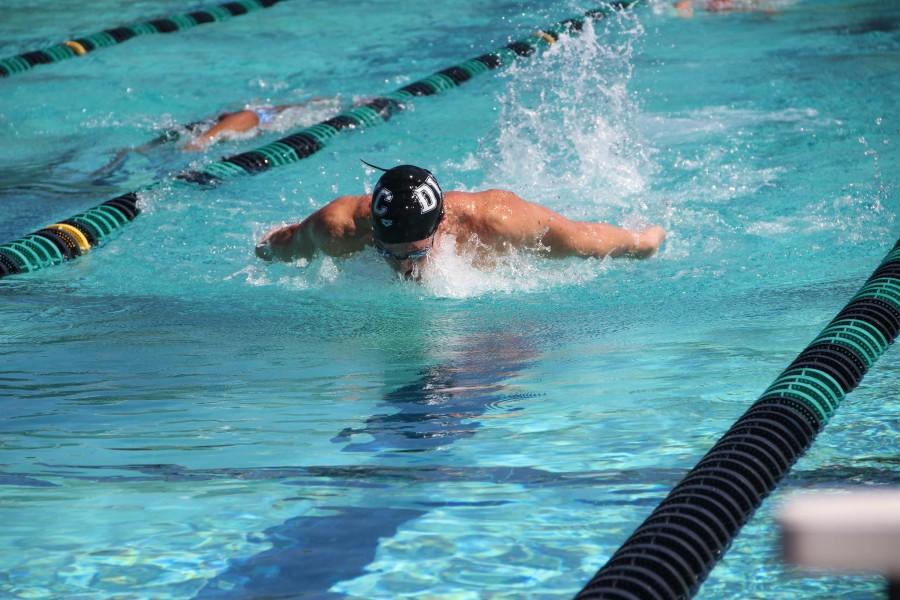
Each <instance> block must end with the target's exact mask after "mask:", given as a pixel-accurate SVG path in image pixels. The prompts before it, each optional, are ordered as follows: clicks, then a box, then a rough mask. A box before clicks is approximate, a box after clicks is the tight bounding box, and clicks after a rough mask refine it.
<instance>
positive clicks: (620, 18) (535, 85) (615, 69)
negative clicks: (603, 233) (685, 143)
mask: <svg viewBox="0 0 900 600" xmlns="http://www.w3.org/2000/svg"><path fill="white" fill-rule="evenodd" d="M643 34H644V30H643V27H642V25H641V23H640V21H638V20H637V18H636V17H635V16H634V15H633V14H631V13H629V12H623V13H617V14H616V16H614V17H612V18H610V19H608V20H607V21H602V22H599V23H594V22H592V21H587V22H586V23H585V27H584V30H583V32H582V33H581V34H580V35H578V36H567V35H564V36H562V37H561V38H560V41H559V42H558V43H557V44H554V45H553V46H551V47H550V48H549V49H548V50H547V51H546V52H545V53H544V55H543V56H542V57H541V59H540V60H536V61H528V62H522V63H517V64H515V65H513V66H512V67H511V68H510V69H509V70H508V71H507V72H506V73H505V77H507V79H508V84H507V86H506V89H505V90H504V92H503V93H502V94H501V96H500V97H499V99H498V100H499V104H500V118H499V131H498V132H497V136H496V139H495V140H492V141H491V142H490V143H487V144H485V145H484V147H483V149H482V150H481V151H480V155H481V160H482V162H483V163H488V164H490V163H493V166H494V169H493V170H492V171H490V172H489V173H488V175H487V179H486V181H485V184H486V185H490V186H497V187H507V188H510V189H515V190H517V191H520V193H521V194H523V195H529V196H531V197H533V198H534V199H536V200H540V201H542V202H548V203H550V204H551V205H553V203H552V200H551V199H558V200H559V201H558V202H557V203H556V205H553V207H554V208H556V209H559V210H562V209H566V208H567V209H570V211H569V212H568V214H567V216H583V215H593V214H596V212H597V211H596V209H597V207H598V206H609V205H613V206H619V207H623V206H627V204H626V201H625V200H624V199H623V198H627V197H630V196H633V195H635V194H638V193H640V192H643V191H644V190H645V189H646V188H647V185H648V183H647V182H648V179H649V177H650V176H651V175H652V173H653V171H654V165H653V162H652V159H651V155H652V150H651V149H650V148H649V147H648V146H647V145H646V143H644V141H643V140H642V139H641V136H640V134H639V131H638V128H637V127H636V126H635V119H636V117H637V115H638V114H639V111H638V106H637V103H636V100H635V96H634V94H632V93H631V92H630V91H629V89H628V85H629V82H630V80H631V77H632V71H633V56H634V54H635V50H636V46H637V44H638V43H639V41H640V40H641V38H642V37H643ZM549 82H552V83H549ZM572 205H574V206H572ZM573 212H574V213H575V214H572V213H573Z"/></svg>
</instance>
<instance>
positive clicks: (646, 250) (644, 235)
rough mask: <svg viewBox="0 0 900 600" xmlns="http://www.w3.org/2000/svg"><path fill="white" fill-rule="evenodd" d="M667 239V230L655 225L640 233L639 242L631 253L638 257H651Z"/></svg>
mask: <svg viewBox="0 0 900 600" xmlns="http://www.w3.org/2000/svg"><path fill="white" fill-rule="evenodd" d="M665 239H666V230H665V229H663V228H662V227H660V226H659V225H654V226H653V227H650V228H648V229H645V230H643V231H642V232H640V233H639V234H638V239H637V243H636V244H635V248H634V250H633V251H632V252H631V255H632V256H634V257H636V258H649V257H651V256H653V255H654V254H656V253H657V252H658V251H659V247H660V246H661V245H662V243H663V242H664V241H665Z"/></svg>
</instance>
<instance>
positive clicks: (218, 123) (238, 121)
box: [91, 97, 339, 178]
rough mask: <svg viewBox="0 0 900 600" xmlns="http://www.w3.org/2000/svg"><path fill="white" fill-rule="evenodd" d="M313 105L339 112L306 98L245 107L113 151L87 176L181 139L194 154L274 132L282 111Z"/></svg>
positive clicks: (325, 101) (327, 102)
mask: <svg viewBox="0 0 900 600" xmlns="http://www.w3.org/2000/svg"><path fill="white" fill-rule="evenodd" d="M317 104H321V105H322V107H323V108H327V109H330V110H329V112H333V113H337V110H338V109H339V106H338V102H337V100H336V99H329V98H322V97H315V98H310V99H309V100H307V101H305V102H302V103H299V104H282V105H278V106H271V105H260V106H252V105H248V106H247V108H245V109H244V110H239V111H235V112H226V113H222V114H220V115H219V116H218V117H215V118H209V119H203V120H201V121H194V122H192V123H188V124H186V125H181V126H178V127H171V128H169V129H166V130H164V131H163V132H162V133H161V134H160V135H158V136H157V137H155V138H154V139H152V140H150V141H149V142H147V143H146V144H142V145H140V146H134V147H132V148H123V149H121V150H117V151H116V153H115V154H114V156H113V158H112V160H110V162H108V163H107V164H106V165H104V166H103V167H100V168H99V169H97V170H96V171H94V172H93V173H91V176H92V177H95V178H97V177H104V176H106V175H109V174H110V173H111V172H112V171H113V170H114V169H116V168H117V167H119V166H120V165H121V164H122V163H124V162H125V159H127V158H128V156H129V155H130V154H132V153H138V154H146V153H147V152H148V151H150V150H152V149H154V148H157V147H159V146H162V145H163V144H168V143H171V142H176V141H178V140H180V139H182V138H184V137H190V136H193V137H192V138H191V139H189V140H188V141H187V143H185V144H184V145H183V146H182V150H185V151H187V152H196V151H199V150H205V149H206V148H207V147H208V146H211V145H212V144H214V143H215V142H217V141H218V140H219V139H220V138H221V137H222V136H223V135H224V134H228V133H245V132H248V131H252V130H254V129H258V130H266V129H276V128H277V127H276V126H277V124H278V123H277V121H278V117H279V116H280V115H281V114H282V113H284V112H285V111H288V110H291V109H298V108H308V107H310V106H313V105H317Z"/></svg>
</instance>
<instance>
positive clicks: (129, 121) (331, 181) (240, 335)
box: [0, 0, 900, 600]
mask: <svg viewBox="0 0 900 600" xmlns="http://www.w3.org/2000/svg"><path fill="white" fill-rule="evenodd" d="M775 6H776V9H777V10H776V12H774V13H773V14H759V13H756V14H727V15H710V14H707V13H705V12H703V11H702V10H698V11H697V13H696V15H695V17H694V18H693V19H690V20H684V19H679V18H677V17H676V16H675V15H674V14H673V13H672V11H670V9H669V8H668V6H667V5H666V3H664V2H658V3H655V4H651V5H648V6H644V7H643V8H640V9H639V10H637V11H636V12H635V13H634V15H633V16H631V17H623V18H621V19H617V20H614V21H611V22H608V23H606V24H596V25H595V26H593V27H591V28H589V29H588V31H587V32H586V34H585V35H583V36H580V37H578V38H572V39H565V40H563V41H562V42H561V43H560V44H557V45H555V46H554V47H553V48H552V49H550V50H549V51H548V52H547V53H546V54H545V55H543V56H542V57H541V58H539V59H533V60H530V61H525V62H522V63H521V64H518V65H516V66H514V67H513V68H511V69H508V70H505V71H502V72H498V73H494V74H489V75H484V76H481V77H480V78H476V79H474V80H472V81H471V82H469V83H467V84H465V85H464V86H462V87H460V88H459V89H458V90H454V91H451V92H448V93H446V94H444V95H442V96H438V97H433V98H423V99H420V100H417V101H416V102H415V104H414V107H413V110H410V111H408V112H404V113H402V114H399V115H397V116H396V117H395V118H394V119H392V120H391V121H390V122H389V123H387V124H384V125H382V126H379V127H377V128H372V129H369V130H364V131H358V132H353V133H348V134H344V135H342V136H339V137H338V138H336V139H335V140H334V141H333V142H332V143H331V144H330V145H329V146H328V147H327V148H326V149H325V150H323V151H322V152H320V153H318V154H316V155H314V156H313V157H311V158H309V159H307V160H305V161H301V162H300V163H297V164H296V165H293V166H289V167H284V168H281V169H277V170H274V171H271V172H269V173H266V174H262V175H259V176H257V177H253V178H247V179H244V180H234V181H231V182H228V183H227V184H225V185H222V186H220V187H218V188H215V189H211V190H197V189H193V188H190V187H186V186H174V185H171V184H166V185H163V186H161V187H159V188H157V189H156V190H154V191H153V192H152V193H150V194H146V195H145V196H144V197H143V198H142V203H143V206H144V212H143V214H142V215H141V216H140V217H139V218H138V219H136V220H135V222H134V223H132V224H131V225H129V226H128V227H126V228H125V229H123V231H122V232H121V234H120V235H118V236H117V237H116V238H115V239H113V240H111V241H110V242H109V243H108V244H106V245H105V246H104V247H102V248H99V249H96V250H95V251H93V252H92V253H91V254H90V255H88V256H85V257H82V258H80V259H78V260H77V261H73V262H71V263H68V264H66V265H62V266H59V267H55V268H52V269H47V270H43V271H40V272H37V273H33V274H29V275H24V276H17V277H10V278H6V279H4V280H2V281H0V323H2V325H0V340H2V343H0V357H2V361H0V398H2V419H0V523H3V527H2V528H0V549H2V551H0V597H9V598H273V597H290V598H333V599H340V598H351V599H358V598H403V597H427V598H525V597H528V598H568V597H571V596H572V595H573V594H574V593H575V592H576V591H577V590H578V589H580V587H581V586H582V585H583V584H584V583H585V582H586V581H587V579H588V578H589V577H590V576H591V575H592V574H593V573H594V571H595V570H596V569H597V568H599V567H600V566H601V565H602V564H603V563H604V562H605V560H606V559H607V558H608V557H609V555H610V554H611V553H612V552H613V551H614V550H615V549H616V548H617V547H618V546H619V544H621V542H622V541H623V540H624V539H625V538H626V537H627V535H628V534H629V533H630V532H631V531H632V530H633V529H634V528H635V527H636V526H637V525H639V524H640V522H641V521H642V520H643V519H644V517H645V516H646V515H647V514H648V513H649V512H650V510H652V508H653V507H654V506H655V505H656V503H657V502H658V501H659V500H660V499H661V498H662V497H663V496H664V495H665V493H666V491H667V490H668V489H669V488H670V487H671V486H672V485H674V484H675V483H676V482H677V481H678V480H679V479H680V477H681V476H682V475H683V474H684V473H685V471H686V470H687V469H688V468H690V467H691V466H692V465H693V464H694V463H695V462H696V461H697V460H698V458H699V457H700V456H702V455H703V453H704V452H705V451H706V450H707V449H708V448H709V447H710V446H711V445H712V444H713V443H714V442H715V440H716V439H717V438H718V436H720V435H721V434H722V433H723V432H724V431H725V430H726V429H727V428H728V426H729V425H730V424H731V423H732V422H733V421H734V420H735V419H736V418H737V417H738V416H739V415H740V414H741V413H742V412H743V411H744V410H745V409H746V407H747V406H748V405H749V404H750V403H751V402H752V401H753V400H754V399H755V398H756V397H757V396H758V395H759V394H760V393H761V391H762V390H763V389H765V387H766V386H767V385H768V384H769V383H770V382H771V381H772V380H773V379H774V378H775V377H776V375H777V374H778V373H779V372H780V371H781V369H783V368H784V367H785V366H786V365H787V364H788V363H789V362H790V360H791V359H792V358H793V357H794V356H795V355H796V354H797V353H798V352H799V351H800V350H802V349H803V348H804V347H805V346H806V344H807V343H808V342H809V341H810V340H812V338H813V337H814V336H815V335H816V333H818V331H819V330H820V329H821V328H822V327H823V326H824V324H825V323H826V322H827V321H828V320H829V319H830V318H831V317H833V316H834V314H835V313H836V312H837V310H839V308H840V307H841V306H843V304H844V303H845V302H846V301H847V299H848V298H849V297H850V296H851V295H852V294H853V292H854V291H855V290H856V289H857V288H858V287H859V285H860V284H861V283H862V281H863V280H864V279H865V278H866V277H867V276H868V274H869V273H870V272H871V271H872V269H873V268H874V267H875V265H877V263H878V261H879V260H880V258H881V256H883V254H884V253H885V252H886V251H887V250H888V249H889V247H890V246H891V245H892V244H893V242H894V241H895V239H896V238H897V236H898V229H900V228H898V224H897V215H898V208H900V207H898V201H897V191H898V189H897V183H898V182H897V173H898V168H897V167H898V157H900V153H898V142H900V139H898V135H897V133H898V128H900V120H898V118H900V115H898V111H897V105H896V98H897V97H898V92H900V68H898V67H900V33H898V31H900V7H898V6H897V5H896V4H895V3H889V2H882V1H876V0H850V1H844V0H816V1H813V0H809V1H804V0H797V1H796V2H780V3H777V4H776V5H775ZM189 8H193V6H190V7H187V6H185V5H184V4H183V3H182V2H176V1H174V0H166V1H155V2H148V1H144V2H123V1H121V0H103V1H97V2H92V3H90V10H86V9H85V8H84V7H83V6H81V5H79V4H77V3H69V2H60V1H50V0H27V1H26V0H12V1H9V2H7V3H6V4H5V5H4V9H5V10H4V17H3V19H2V20H0V56H9V55H13V54H16V53H18V52H21V51H25V50H31V49H34V48H39V47H42V46H44V45H47V44H50V43H53V42H57V41H59V40H61V39H64V38H65V37H68V36H70V35H73V34H74V35H83V34H88V33H93V32H95V31H99V30H101V29H104V28H106V27H110V26H113V25H117V24H121V23H127V22H133V21H137V20H142V19H144V18H153V17H159V16H165V15H169V14H176V13H180V12H184V11H186V10H188V9H189ZM585 8H588V7H587V6H583V5H577V4H574V3H568V2H566V3H555V2H549V1H544V2H530V3H525V2H521V1H506V2H486V1H479V0H467V1H466V2H453V3H433V4H430V5H429V6H428V10H415V9H414V7H413V5H411V4H410V3H407V2H397V1H395V0H379V1H378V2H372V3H366V5H365V6H362V5H360V4H358V3H355V2H345V1H340V2H335V1H329V2H326V1H325V0H311V1H305V2H285V3H284V4H282V5H279V6H277V7H274V8H272V9H268V10H265V11H259V12H256V13H253V14H251V15H246V16H242V17H240V18H237V19H234V20H231V21H229V22H227V23H220V24H214V25H208V26H203V27H198V28H196V29H194V30H191V31H189V32H185V33H179V34H175V35H170V36H148V37H144V38H139V39H135V40H131V41H129V42H127V43H125V44H122V45H121V46H117V47H115V48H110V49H105V50H101V51H98V52H96V53H94V54H91V55H90V56H88V57H86V58H81V59H73V60H69V61H65V62H62V63H58V64H55V65H51V66H42V67H38V68H35V69H34V70H32V71H30V72H28V73H26V74H22V75H19V76H16V77H12V78H9V79H5V80H0V88H2V93H0V96H2V98H3V100H2V102H0V139H3V141H4V142H5V143H4V144H0V165H2V168H0V206H2V210H3V212H2V214H3V218H2V219H0V238H2V239H3V240H10V239H13V238H17V237H19V236H21V235H23V234H25V233H27V232H29V231H33V230H35V229H38V228H40V227H42V226H45V225H47V224H50V223H53V222H56V221H58V220H61V219H64V218H66V217H68V216H70V215H72V214H75V213H77V212H80V211H82V210H84V209H86V208H88V207H90V206H94V205H95V204H98V203H99V202H101V201H103V200H106V199H109V198H111V197H113V196H115V195H117V194H120V193H123V192H126V191H130V190H132V189H135V188H137V187H139V186H142V185H145V184H148V183H150V182H152V181H155V180H158V179H160V178H161V177H163V176H164V175H165V174H166V173H170V172H173V171H176V170H179V169H181V168H184V167H185V166H188V165H194V166H198V165H202V164H204V163H206V162H208V161H212V160H215V159H217V158H218V157H220V156H222V155H230V154H233V153H236V152H240V151H243V150H246V149H249V148H252V147H256V146H258V145H262V144H263V143H266V142H268V141H271V140H274V139H277V137H279V136H281V135H283V134H282V133H279V132H269V133H265V134H263V135H261V136H258V137H256V138H254V139H252V140H248V139H233V140H227V141H225V142H223V143H220V144H217V145H215V146H213V147H212V148H211V149H210V150H209V151H207V152H205V153H200V154H190V155H188V154H185V153H182V152H181V151H180V150H179V149H178V148H177V147H171V148H159V149H156V150H154V151H152V152H150V153H148V154H147V155H146V156H141V155H134V156H131V157H130V158H129V159H128V160H127V162H126V163H125V164H124V165H122V167H121V168H119V169H117V170H115V171H114V172H113V173H111V174H108V175H106V176H104V177H96V176H91V172H93V171H95V170H96V169H98V168H100V167H101V166H102V165H103V164H104V163H105V162H106V161H107V160H109V158H110V157H111V156H112V155H113V154H114V153H115V151H116V150H117V149H119V148H123V147H128V146H133V145H139V144H141V143H143V142H146V141H147V140H149V139H151V138H152V137H154V136H155V135H156V134H157V133H158V131H159V130H160V129H162V128H164V127H166V126H168V125H171V124H174V123H185V122H189V121H193V120H197V119H199V118H202V117H204V116H209V115H214V114H217V113H218V112H219V111H221V110H230V109H235V108H240V107H242V106H243V105H244V104H246V103H252V102H274V103H287V102H302V101H304V100H307V99H309V98H313V97H321V98H324V99H325V100H324V101H322V102H320V103H319V104H316V105H310V107H309V109H308V111H307V112H305V113H304V112H303V111H301V112H300V113H299V114H297V115H294V117H295V118H296V122H295V123H291V124H289V125H292V126H293V125H296V126H301V125H305V124H307V122H308V121H315V120H320V119H322V118H327V116H330V114H332V113H333V112H334V111H337V110H340V109H341V108H342V107H343V108H345V107H348V106H350V105H352V103H353V102H354V101H356V100H359V99H364V98H366V97H370V96H373V95H377V94H381V93H385V92H387V91H391V90H393V89H395V88H397V87H400V86H402V85H404V84H405V83H407V82H409V81H412V80H415V79H418V78H420V77H422V76H424V75H427V74H429V73H431V72H433V71H435V70H438V69H441V68H444V67H448V66H451V65H454V64H458V63H459V62H462V61H463V60H465V59H467V58H470V57H473V56H477V55H479V54H482V53H483V52H486V51H489V50H493V49H494V48H497V47H498V46H500V45H502V44H505V43H506V42H507V41H508V40H509V39H510V38H512V39H518V38H521V37H524V36H526V35H528V34H529V32H530V31H532V30H533V29H534V28H535V27H537V26H540V25H541V24H546V23H551V22H554V21H557V20H559V19H561V18H564V17H567V16H570V15H573V14H577V13H578V12H579V11H580V10H583V9H585ZM288 130H290V128H288ZM360 158H364V159H366V160H368V161H370V162H374V163H376V164H379V163H381V164H397V163H400V162H412V163H416V164H421V165H423V166H427V167H428V168H430V169H432V170H433V171H434V172H435V174H436V175H437V177H438V179H439V181H440V182H441V183H442V185H443V187H444V188H445V189H454V188H456V189H468V190H473V189H481V188H485V187H489V186H490V187H505V188H509V189H512V190H514V191H516V192H518V193H519V194H521V195H522V196H524V197H526V198H529V199H532V200H536V201H540V202H543V203H545V204H547V205H549V206H551V207H552V208H554V209H556V210H558V211H561V212H563V213H564V214H566V215H567V216H570V217H573V218H583V219H593V220H604V221H608V222H613V223H619V224H624V225H627V226H631V227H638V226H642V225H645V224H649V223H660V224H662V225H664V226H665V227H666V228H667V229H668V230H669V233H670V236H669V239H668V241H667V242H666V245H665V246H664V247H663V250H662V252H661V253H660V254H659V255H658V256H657V257H655V258H653V259H650V260H648V261H641V262H633V261H598V260H587V261H582V260H566V261H549V260H545V259H540V258H536V257H533V256H530V255H528V254H527V253H520V254H513V255H510V256H504V257H500V258H498V259H497V262H496V264H495V265H494V266H493V267H491V268H479V267H477V266H474V265H473V264H472V261H471V257H467V256H462V257H457V256H453V255H442V256H438V257H437V259H436V261H435V263H434V265H433V268H432V269H431V270H430V271H429V272H428V273H426V275H425V277H424V280H423V282H422V283H421V284H412V283H408V282H402V281H398V280H397V279H396V278H394V277H392V276H391V273H390V272H389V270H388V268H387V267H386V266H384V265H383V264H381V263H380V262H379V260H378V259H376V258H375V257H373V256H371V255H369V254H365V253H364V254H361V255H359V256H356V257H353V258H350V259H347V260H331V259H316V260H313V261H311V262H309V263H305V262H301V263H296V264H277V265H268V264H263V263H260V262H259V261H257V260H256V259H255V258H254V257H253V252H252V248H253V244H254V241H255V240H256V239H258V238H259V236H260V235H262V233H264V232H265V231H266V230H267V229H268V228H270V227H272V226H274V225H277V224H280V223H283V222H288V221H293V220H297V219H300V218H302V217H303V216H305V215H307V214H309V213H310V212H311V211H312V210H314V209H315V208H317V207H319V206H322V205H323V204H324V203H325V202H327V201H328V200H330V199H331V198H333V197H334V196H336V195H339V194H350V193H361V192H362V191H363V190H371V187H372V185H373V184H374V181H375V180H376V177H377V174H376V173H374V172H373V171H371V170H368V169H366V168H364V167H363V166H361V164H360V163H359V159H360ZM898 370H900V357H898V355H897V354H896V352H895V351H893V350H889V351H888V352H887V353H886V354H885V355H884V356H883V357H882V358H881V360H880V361H879V362H878V364H877V366H876V367H875V368H874V369H873V370H872V371H871V372H870V373H869V374H868V375H867V376H866V379H865V381H864V382H863V384H862V385H861V386H860V387H859V388H858V389H857V390H856V391H854V392H853V393H852V394H851V395H850V396H849V397H848V399H847V400H846V401H845V402H844V404H843V405H842V406H841V407H840V409H839V410H838V412H837V414H836V416H835V417H834V418H833V420H832V421H831V423H829V425H828V427H827V428H826V429H825V430H824V431H823V433H822V434H821V435H820V436H819V437H818V439H817V441H816V442H815V444H814V445H813V447H812V448H811V449H810V451H809V452H808V453H807V454H806V456H805V457H804V458H802V459H801V460H800V461H799V462H798V463H797V465H795V467H794V469H793V470H792V471H791V474H790V475H789V476H788V478H787V479H786V480H785V481H784V483H783V484H782V485H781V487H780V488H779V490H778V491H777V492H776V493H775V494H774V495H773V496H772V497H771V498H770V499H768V500H767V501H766V503H765V504H764V505H763V507H762V509H761V510H760V511H758V513H757V514H756V516H755V517H754V518H753V519H752V521H751V522H750V524H749V525H748V526H747V527H745V528H744V530H743V531H742V533H741V535H740V536H739V537H738V538H737V540H736V541H735V543H734V545H733V546H732V548H731V549H730V550H729V552H728V553H727V554H726V556H725V558H724V560H723V561H722V562H721V563H720V564H719V566H718V567H717V568H716V569H715V570H714V571H713V572H712V574H711V576H710V577H709V579H708V580H707V582H706V583H705V584H704V586H703V587H702V588H701V590H700V593H699V596H698V597H700V598H705V599H709V600H712V599H718V598H837V597H840V598H872V597H878V594H879V592H880V590H881V582H880V580H879V579H878V578H877V577H874V576H826V577H819V576H816V577H812V576H808V575H805V574H797V573H795V572H793V571H791V570H790V569H789V568H787V567H785V566H784V565H782V563H781V561H780V558H779V553H778V541H777V527H776V525H775V514H776V512H777V508H778V506H779V504H780V502H782V501H783V499H784V498H786V497H788V496H789V495H791V494H793V493H796V492H797V491H800V490H807V489H814V488H833V487H855V488H860V487H879V486H886V485H895V486H896V485H898V484H900V467H898V453H897V448H898V441H900V420H898V417H897V415H898V414H900V412H898V409H900V402H898V400H897V394H896V391H897V387H896V383H895V381H896V379H895V376H896V374H897V372H898Z"/></svg>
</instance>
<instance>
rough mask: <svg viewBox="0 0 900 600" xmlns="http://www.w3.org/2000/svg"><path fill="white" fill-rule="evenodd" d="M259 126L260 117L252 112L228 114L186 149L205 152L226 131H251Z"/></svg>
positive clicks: (240, 111)
mask: <svg viewBox="0 0 900 600" xmlns="http://www.w3.org/2000/svg"><path fill="white" fill-rule="evenodd" d="M257 125H259V116H257V114H256V112H254V111H252V110H239V111H238V112H233V113H226V114H224V115H222V116H221V117H220V118H219V121H218V122H217V123H216V124H215V125H213V126H212V127H210V128H209V129H208V130H207V131H204V132H203V133H201V134H200V135H198V136H197V137H195V138H194V139H192V140H191V141H190V142H188V143H187V144H185V145H184V149H185V150H187V151H189V152H193V151H196V150H203V149H204V148H206V147H207V146H208V145H210V144H211V143H213V142H214V141H215V140H216V138H218V137H219V135H221V134H223V133H225V132H226V131H230V132H240V131H249V130H251V129H253V128H254V127H256V126H257Z"/></svg>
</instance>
